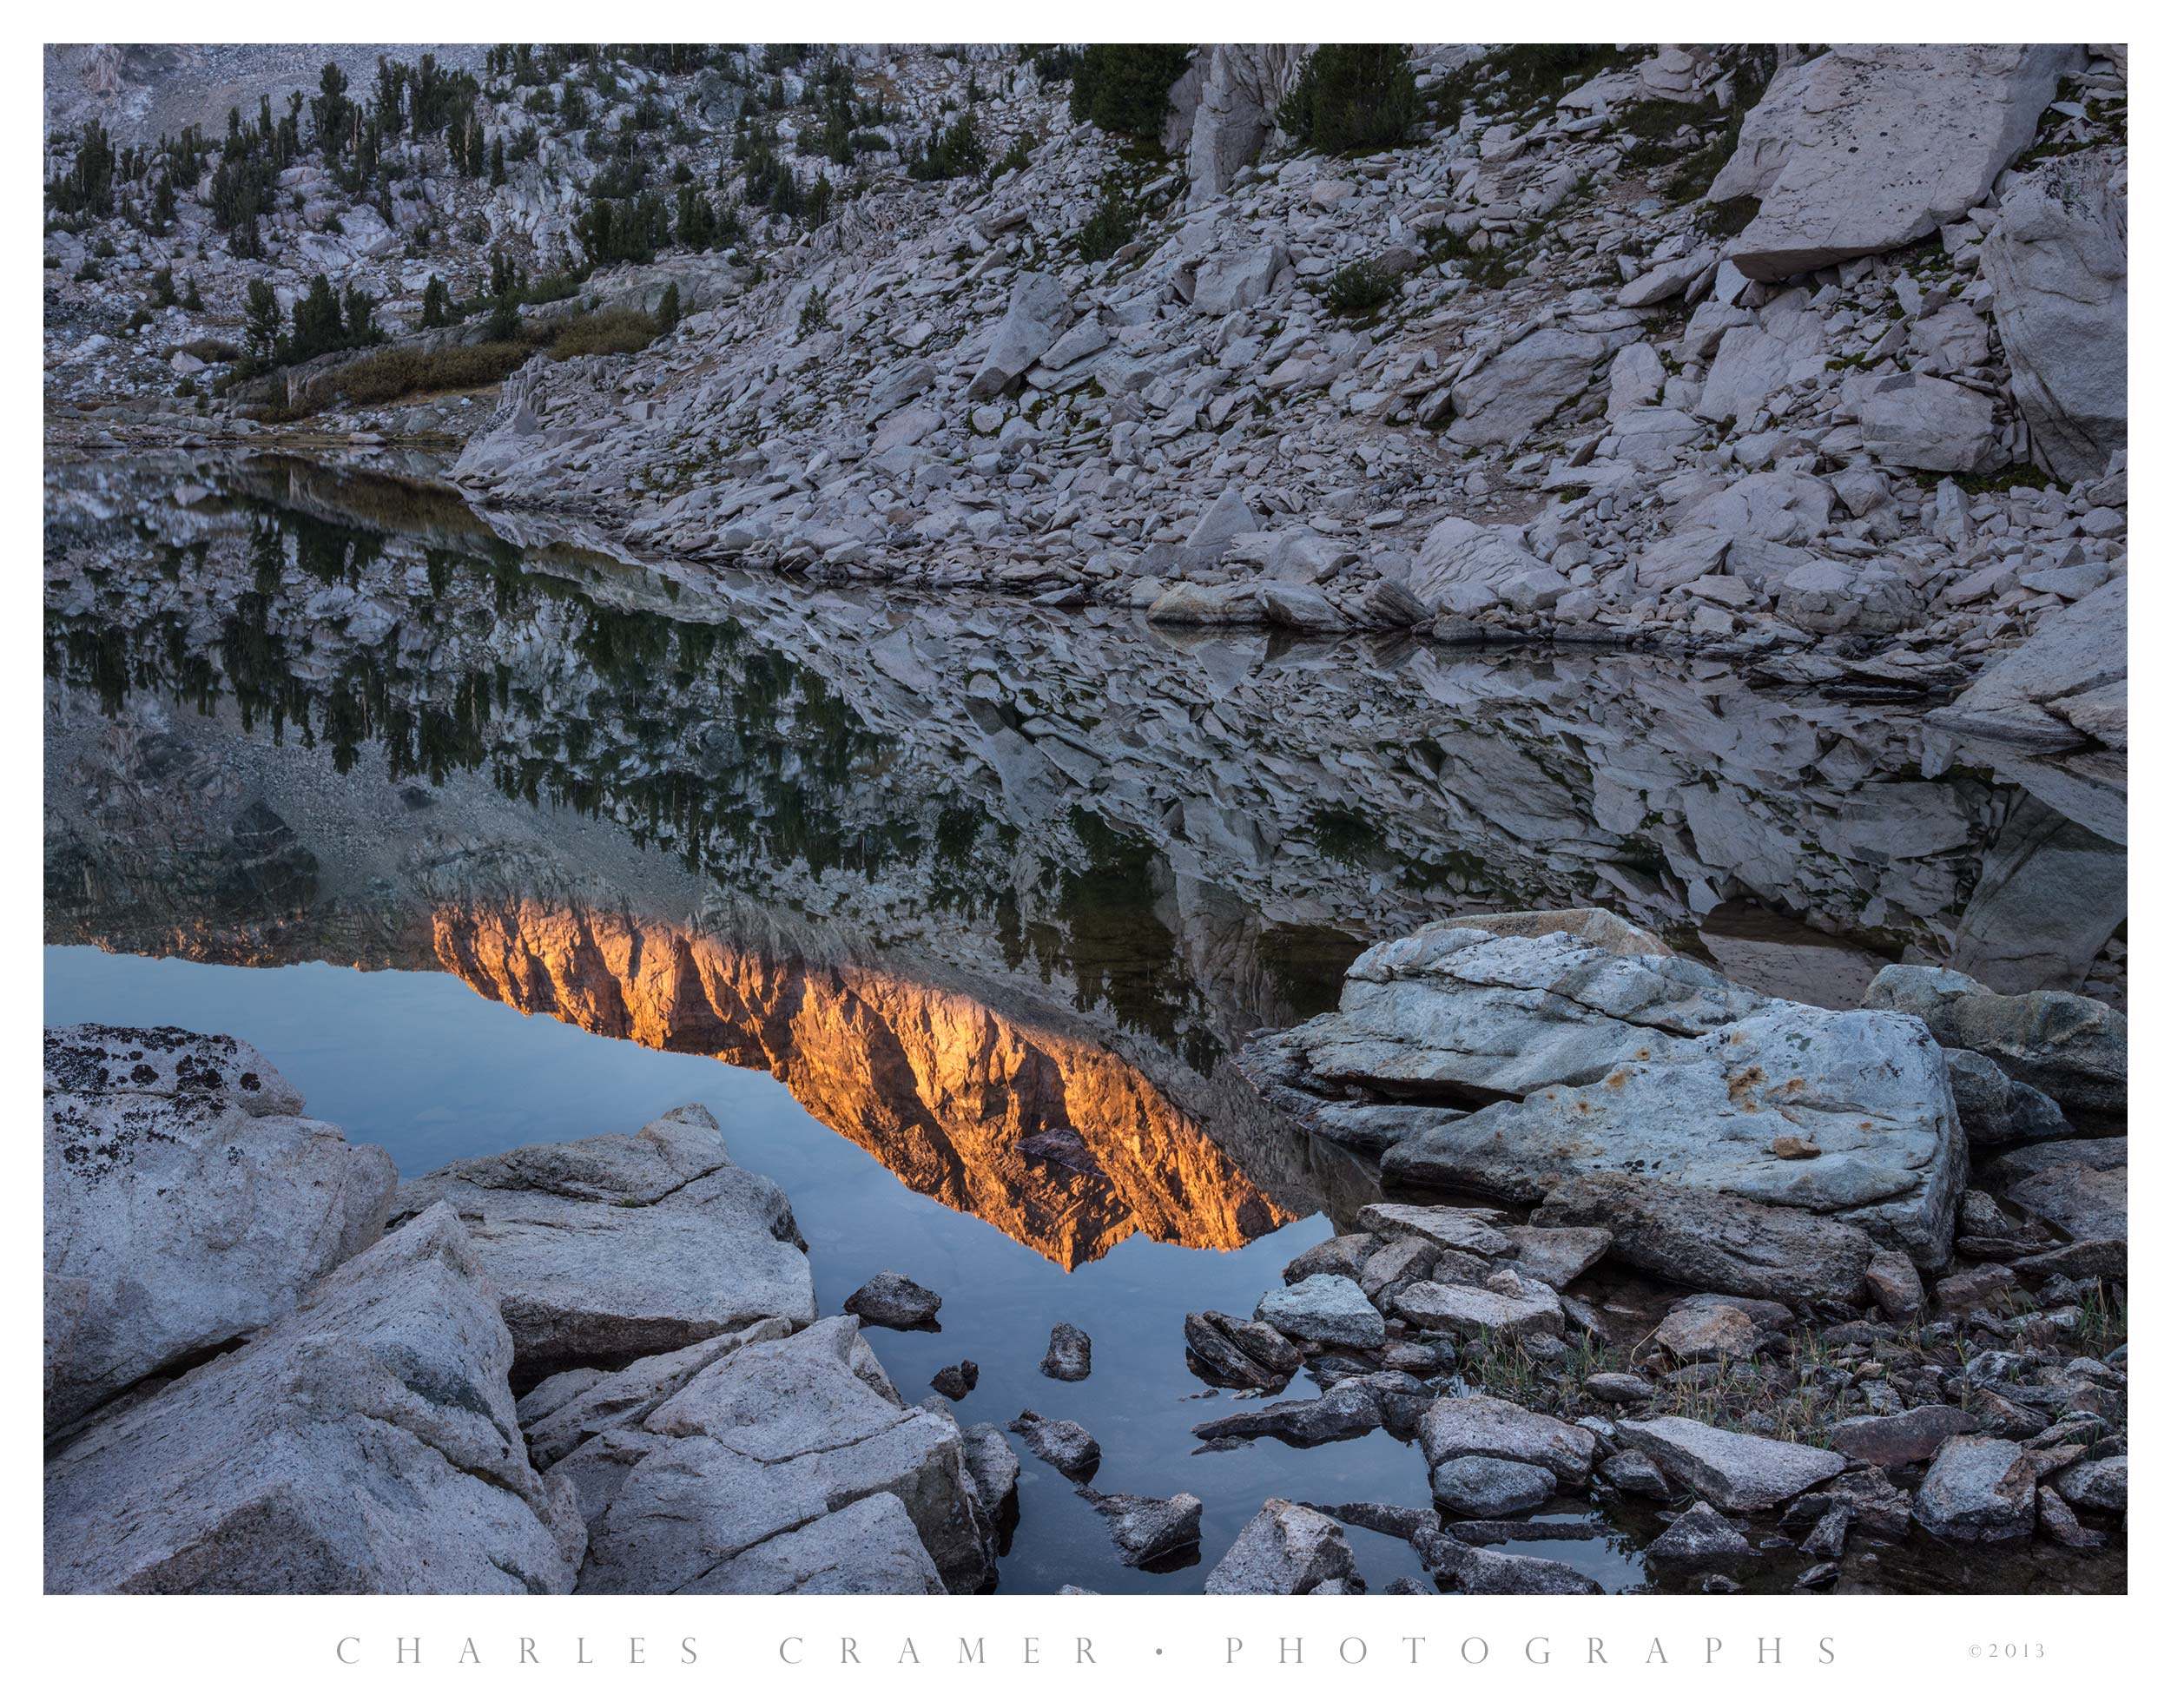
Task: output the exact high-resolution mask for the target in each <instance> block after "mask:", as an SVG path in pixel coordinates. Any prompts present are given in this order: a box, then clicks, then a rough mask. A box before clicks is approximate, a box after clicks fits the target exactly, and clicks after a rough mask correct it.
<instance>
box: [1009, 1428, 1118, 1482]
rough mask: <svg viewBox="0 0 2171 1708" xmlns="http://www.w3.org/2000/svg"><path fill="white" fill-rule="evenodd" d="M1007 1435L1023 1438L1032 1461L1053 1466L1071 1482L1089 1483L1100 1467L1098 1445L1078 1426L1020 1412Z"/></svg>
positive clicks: (1084, 1429) (1090, 1435)
mask: <svg viewBox="0 0 2171 1708" xmlns="http://www.w3.org/2000/svg"><path fill="white" fill-rule="evenodd" d="M1010 1433H1011V1434H1013V1435H1022V1436H1024V1437H1025V1443H1026V1446H1027V1447H1028V1448H1032V1449H1033V1456H1034V1457H1035V1458H1037V1459H1041V1460H1044V1461H1046V1462H1047V1463H1048V1464H1050V1465H1053V1467H1055V1468H1056V1469H1057V1470H1059V1471H1060V1472H1061V1473H1062V1474H1064V1475H1065V1476H1066V1477H1068V1478H1070V1479H1071V1480H1072V1481H1073V1482H1087V1481H1090V1480H1092V1474H1093V1473H1094V1472H1095V1471H1096V1470H1098V1469H1099V1467H1100V1443H1099V1441H1095V1440H1094V1439H1093V1438H1092V1434H1090V1433H1089V1432H1088V1431H1087V1430H1086V1426H1085V1425H1084V1424H1082V1423H1073V1422H1072V1421H1070V1420H1069V1419H1068V1418H1060V1417H1043V1416H1041V1415H1040V1414H1039V1413H1038V1412H1034V1411H1022V1412H1020V1413H1019V1414H1018V1415H1017V1416H1016V1417H1014V1418H1013V1419H1012V1420H1011V1423H1010Z"/></svg>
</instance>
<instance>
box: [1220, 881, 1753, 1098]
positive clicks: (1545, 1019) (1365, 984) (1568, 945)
mask: <svg viewBox="0 0 2171 1708" xmlns="http://www.w3.org/2000/svg"><path fill="white" fill-rule="evenodd" d="M1540 927H1542V928H1540ZM1766 1000H1767V999H1765V998H1764V997H1762V996H1759V994H1758V993H1757V992H1754V991H1752V990H1749V989H1747V988H1746V987H1745V986H1740V985H1736V984H1733V983H1732V982H1731V981H1729V980H1728V979H1726V978H1725V977H1724V976H1723V975H1721V974H1720V973H1717V972H1715V971H1713V970H1712V968H1710V967H1707V966H1704V965H1703V964H1702V963H1701V962H1700V961H1694V960H1689V959H1688V958H1687V957H1686V956H1683V955H1676V954H1673V953H1669V952H1668V951H1667V950H1666V946H1664V945H1663V944H1661V943H1660V942H1659V940H1657V939H1655V938H1653V937H1651V936H1649V935H1648V934H1647V933H1644V932H1641V931H1639V930H1638V929H1637V928H1636V927H1633V926H1632V925H1630V924H1628V923H1627V921H1626V920H1621V919H1619V918H1617V917H1615V916H1614V915H1613V914H1610V913H1605V912H1603V911H1602V910H1600V909H1595V908H1592V909H1585V910H1581V911H1578V912H1572V913H1537V914H1529V913H1523V914H1513V913H1509V914H1485V915H1480V916H1477V917H1474V918H1469V919H1462V920H1448V921H1447V922H1446V923H1444V924H1442V925H1436V926H1429V927H1426V928H1424V929H1423V930H1422V931H1417V932H1414V933H1411V934H1410V935H1409V936H1407V937H1400V938H1396V939H1395V940H1392V941H1391V942H1386V943H1380V944H1376V945H1375V946H1373V947H1371V948H1369V949H1367V950H1366V951H1365V952H1364V953H1363V954H1361V955H1359V956H1358V957H1357V958H1356V960H1355V961H1354V962H1353V963H1352V964H1351V966H1350V967H1349V973H1348V974H1347V975H1346V976H1345V979H1344V981H1343V987H1342V999H1341V1002H1340V1005H1339V1006H1337V1007H1336V1009H1335V1011H1334V1012H1331V1013H1327V1014H1322V1015H1319V1016H1317V1017H1316V1018H1315V1019H1310V1020H1307V1021H1305V1022H1304V1023H1303V1025H1297V1026H1292V1027H1290V1029H1289V1030H1287V1031H1286V1032H1277V1033H1275V1034H1274V1035H1273V1036H1271V1037H1270V1038H1268V1039H1263V1040H1259V1041H1258V1042H1257V1043H1254V1044H1252V1045H1249V1046H1247V1047H1246V1049H1245V1050H1244V1052H1243V1055H1242V1057H1241V1058H1240V1065H1242V1067H1243V1068H1244V1073H1245V1075H1246V1077H1247V1078H1250V1080H1251V1081H1252V1083H1253V1084H1255V1085H1258V1086H1259V1087H1260V1089H1261V1090H1262V1091H1264V1093H1265V1095H1266V1098H1267V1100H1268V1101H1269V1102H1270V1103H1273V1104H1275V1105H1277V1106H1278V1107H1280V1108H1283V1109H1285V1110H1287V1111H1289V1112H1290V1113H1291V1114H1294V1115H1296V1116H1297V1117H1298V1118H1299V1119H1303V1118H1307V1117H1310V1116H1313V1115H1315V1114H1316V1110H1317V1107H1318V1105H1321V1104H1323V1103H1327V1102H1331V1101H1333V1100H1334V1099H1336V1098H1356V1099H1358V1100H1361V1101H1370V1100H1374V1099H1380V1098H1391V1099H1394V1100H1396V1101H1400V1102H1404V1103H1411V1102H1418V1101H1422V1102H1426V1103H1429V1104H1436V1105H1444V1106H1450V1107H1451V1106H1453V1105H1456V1104H1459V1103H1468V1102H1489V1101H1491V1100H1492V1099H1494V1098H1519V1097H1524V1096H1527V1095H1528V1094H1529V1093H1530V1092H1532V1091H1537V1090H1539V1089H1540V1088H1541V1087H1544V1086H1547V1085H1585V1084H1588V1083H1589V1082H1591V1081H1593V1080H1595V1079H1599V1078H1603V1077H1604V1076H1605V1075H1606V1074H1607V1072H1610V1071H1611V1070H1612V1069H1613V1066H1614V1065H1616V1064H1617V1063H1619V1062H1620V1061H1622V1060H1623V1059H1625V1058H1632V1057H1633V1056H1635V1055H1636V1054H1637V1053H1638V1052H1641V1051H1645V1050H1648V1049H1652V1048H1654V1047H1656V1046H1658V1045H1661V1044H1663V1043H1665V1042H1667V1041H1669V1040H1672V1039H1682V1038H1693V1037H1696V1036H1698V1035H1699V1034H1701V1033H1703V1032H1708V1031H1710V1030H1711V1029H1712V1028H1713V1027H1715V1026H1722V1025H1727V1024H1729V1023H1731V1022H1733V1021H1737V1020H1740V1019H1746V1018H1747V1017H1748V1016H1749V1015H1751V1014H1753V1013H1755V1012H1757V1011H1758V1010H1759V1008H1761V1007H1763V1006H1765V1002H1766Z"/></svg>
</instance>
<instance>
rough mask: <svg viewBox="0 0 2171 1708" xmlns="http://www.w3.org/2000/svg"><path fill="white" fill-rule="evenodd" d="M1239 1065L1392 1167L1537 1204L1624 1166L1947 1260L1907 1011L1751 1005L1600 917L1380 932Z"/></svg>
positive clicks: (1390, 1221)
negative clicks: (1371, 1137)
mask: <svg viewBox="0 0 2171 1708" xmlns="http://www.w3.org/2000/svg"><path fill="white" fill-rule="evenodd" d="M1241 1065H1242V1066H1243V1069H1244V1072H1245V1074H1246V1075H1247V1077H1249V1078H1250V1079H1251V1080H1252V1082H1253V1083H1254V1084H1256V1085H1258V1086H1259V1088H1260V1089H1261V1091H1263V1092H1264V1095H1265V1097H1266V1098H1267V1100H1268V1101H1269V1102H1270V1103H1272V1104H1274V1105H1277V1107H1279V1108H1281V1109H1283V1110H1284V1111H1287V1112H1289V1113H1290V1114H1291V1115H1293V1116H1294V1117H1296V1118H1297V1120H1298V1122H1299V1123H1300V1124H1303V1126H1305V1127H1306V1128H1307V1130H1309V1131H1312V1132H1315V1133H1316V1134H1318V1135H1320V1136H1322V1137H1325V1138H1335V1139H1336V1140H1338V1141H1341V1142H1345V1143H1349V1142H1358V1141H1359V1140H1361V1139H1362V1138H1363V1135H1364V1134H1365V1133H1366V1132H1368V1131H1369V1132H1371V1133H1374V1134H1376V1135H1377V1136H1378V1137H1379V1138H1382V1139H1383V1140H1385V1141H1387V1143H1386V1145H1385V1150H1384V1154H1383V1157H1382V1171H1383V1173H1384V1174H1385V1176H1386V1177H1387V1178H1388V1179H1389V1181H1390V1182H1407V1183H1409V1184H1414V1185H1420V1186H1425V1187H1430V1188H1440V1189H1446V1190H1455V1191H1463V1192H1470V1193H1475V1194H1480V1195H1482V1196H1485V1197H1494V1198H1500V1199H1505V1200H1507V1201H1508V1202H1511V1203H1524V1204H1534V1203H1537V1202H1539V1201H1541V1199H1543V1198H1544V1197H1546V1195H1547V1193H1548V1192H1549V1191H1551V1190H1553V1189H1554V1187H1555V1186H1557V1185H1559V1184H1561V1183H1563V1182H1564V1181H1567V1180H1571V1179H1574V1178H1575V1177H1578V1176H1580V1175H1583V1174H1587V1173H1599V1172H1605V1173H1615V1172H1620V1173H1628V1174H1633V1175H1635V1176H1637V1177H1640V1178H1642V1179H1646V1180H1651V1181H1655V1182H1659V1183H1661V1184H1668V1185H1679V1186H1686V1187H1693V1188H1699V1189H1705V1190H1719V1191H1726V1192H1728V1193H1731V1194H1733V1195H1735V1196H1736V1197H1740V1198H1743V1199H1746V1200H1749V1201H1752V1202H1753V1203H1757V1204H1767V1205H1771V1206H1773V1207H1775V1208H1780V1209H1795V1210H1805V1211H1810V1212H1813V1213H1815V1214H1817V1215H1818V1216H1823V1217H1833V1218H1837V1219H1839V1220H1842V1221H1845V1222H1851V1223H1856V1224H1858V1225H1859V1226H1861V1227H1862V1228H1863V1229H1864V1230H1865V1231H1867V1232H1868V1233H1869V1234H1870V1235H1871V1236H1872V1237H1873V1238H1875V1239H1876V1240H1877V1241H1878V1242H1879V1243H1885V1244H1890V1245H1894V1246H1897V1247H1899V1248H1901V1249H1903V1250H1906V1251H1907V1252H1908V1254H1909V1255H1910V1256H1913V1257H1914V1258H1915V1259H1916V1260H1917V1262H1920V1263H1924V1264H1926V1265H1929V1266H1930V1267H1936V1266H1938V1265H1940V1264H1942V1263H1943V1262H1944V1261H1945V1259H1946V1257H1947V1256H1949V1255H1950V1248H1951V1237H1952V1217H1953V1213H1954V1209H1955V1206H1956V1204H1957V1200H1958V1196H1959V1192H1960V1190H1961V1186H1962V1184H1963V1177H1964V1175H1965V1171H1966V1149H1965V1138H1964V1135H1963V1131H1962V1130H1961V1127H1960V1123H1959V1118H1958V1116H1957V1112H1956V1110H1955V1106H1954V1103H1953V1097H1952V1090H1951V1086H1950V1080H1949V1078H1948V1075H1947V1073H1946V1071H1945V1066H1944V1062H1943V1052H1941V1051H1940V1050H1939V1048H1938V1046H1937V1043H1936V1042H1935V1041H1934V1040H1933V1039H1932V1038H1931V1036H1930V1031H1929V1029H1928V1028H1927V1027H1926V1026H1924V1025H1917V1024H1911V1023H1910V1019H1909V1018H1908V1017H1904V1016H1901V1015H1897V1014H1894V1013H1891V1012H1863V1011H1858V1010H1847V1011H1835V1010H1831V1009H1825V1008H1815V1007H1811V1006H1807V1005H1805V1004H1802V1003H1795V1002H1786V1001H1781V1000H1778V999H1774V998H1768V997H1765V996H1763V995H1761V994H1759V992H1755V991H1752V990H1750V989H1749V988H1747V987H1746V986H1742V985H1738V984H1735V983H1733V982H1732V981H1731V980H1729V979H1726V978H1725V977H1724V976H1723V975H1721V974H1720V973H1717V972H1715V971H1714V970H1712V968H1710V967H1707V966H1704V965H1703V964H1702V963H1701V962H1699V961H1695V960H1689V959H1688V958H1687V957H1686V956H1682V955H1676V954H1673V953H1669V952H1668V951H1667V950H1666V947H1665V946H1664V945H1663V944H1661V943H1660V942H1659V941H1658V940H1656V939H1654V938H1652V937H1651V936H1649V935H1648V934H1647V933H1644V932H1641V931H1640V930H1638V929H1637V928H1636V927H1633V926H1631V925H1629V924H1628V923H1627V921H1625V920H1620V919H1618V918H1616V917H1615V916H1613V915H1612V914H1609V913H1604V912H1602V911H1600V910H1595V909H1587V910H1582V911H1580V912H1574V913H1536V914H1492V915H1486V916H1481V917H1477V918H1472V919H1465V920H1451V921H1448V923H1446V924H1443V925H1439V926H1433V927H1426V928H1425V929H1424V930H1422V931H1419V932H1415V933H1412V934H1411V935H1409V936H1408V937H1404V938H1398V939H1396V940H1394V941H1392V942H1389V943H1382V944H1380V945H1377V946H1375V947H1373V948H1371V949H1369V950H1367V951H1366V952H1365V953H1363V955H1361V956H1359V957H1358V958H1357V960H1356V963H1355V964H1354V965H1353V966H1351V968H1350V970H1349V977H1348V979H1347V980H1346V982H1345V983H1344V985H1343V992H1342V999H1341V1003H1340V1006H1338V1007H1337V1008H1336V1011H1335V1012H1332V1013H1330V1014H1323V1015H1320V1016H1318V1017H1316V1019H1311V1020H1308V1021H1306V1022H1304V1023H1303V1025H1297V1026H1293V1027H1290V1029H1289V1030H1287V1031H1285V1032H1280V1033H1277V1034H1275V1035H1273V1036H1272V1037H1270V1038H1267V1039H1261V1040H1257V1041H1256V1042H1254V1043H1253V1044H1251V1045H1248V1046H1247V1047H1246V1049H1245V1051H1244V1054H1243V1057H1242V1058H1241ZM1353 1112H1354V1116H1355V1118H1353ZM1376 1116H1378V1117H1384V1118H1374V1117H1376ZM1365 1218H1369V1219H1365ZM1361 1219H1363V1225H1364V1226H1365V1227H1367V1228H1368V1229H1369V1230H1372V1231H1375V1232H1378V1233H1381V1234H1382V1235H1385V1234H1389V1233H1414V1234H1416V1235H1418V1236H1421V1237H1429V1238H1434V1239H1435V1240H1437V1241H1438V1242H1439V1243H1442V1245H1445V1246H1448V1247H1450V1248H1451V1249H1458V1250H1474V1251H1475V1252H1477V1254H1478V1255H1480V1256H1496V1255H1504V1254H1505V1252H1506V1251H1507V1250H1508V1249H1509V1248H1510V1246H1511V1245H1512V1243H1513V1240H1514V1230H1512V1229H1505V1228H1496V1227H1495V1226H1493V1225H1492V1224H1491V1223H1488V1222H1486V1221H1485V1220H1484V1219H1483V1218H1482V1217H1475V1216H1473V1215H1472V1213H1471V1212H1468V1211H1463V1210H1427V1209H1421V1208H1417V1207H1414V1206H1396V1205H1374V1206H1370V1207H1369V1208H1368V1209H1367V1210H1365V1211H1364V1212H1363V1218H1361ZM1494 1246H1497V1247H1499V1250H1498V1251H1497V1252H1496V1251H1495V1250H1491V1249H1489V1248H1491V1247H1494ZM1594 1255H1595V1254H1594ZM1623 1255H1627V1254H1626V1253H1624V1254H1623ZM1632 1261H1633V1259H1632ZM1718 1284H1720V1285H1724V1283H1718Z"/></svg>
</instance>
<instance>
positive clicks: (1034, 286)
mask: <svg viewBox="0 0 2171 1708" xmlns="http://www.w3.org/2000/svg"><path fill="white" fill-rule="evenodd" d="M1070 320H1071V300H1070V295H1069V293H1067V292H1066V291H1065V290H1064V288H1063V284H1062V281H1061V280H1059V279H1057V278H1056V277H1055V276H1054V275H1053V274H1046V273H1021V274H1019V275H1018V281H1017V283H1015V284H1014V285H1013V286H1012V287H1010V307H1009V308H1008V309H1007V310H1006V312H1005V313H1004V314H1003V318H1002V324H1001V325H1000V326H997V327H996V328H995V336H994V341H993V343H991V344H990V345H989V346H988V348H987V360H986V361H985V362H983V363H982V364H981V366H980V372H979V373H975V374H974V375H973V381H972V384H971V385H969V386H967V387H966V391H965V395H966V397H967V399H970V400H971V401H973V402H974V403H979V402H982V401H984V400H985V399H988V398H993V397H998V396H1000V395H1001V393H1002V392H1004V391H1006V389H1008V387H1009V386H1010V385H1011V383H1012V382H1013V380H1015V379H1018V377H1019V376H1020V374H1022V373H1025V371H1026V369H1027V368H1029V367H1031V366H1033V364H1034V363H1035V362H1037V361H1039V359H1040V358H1041V356H1042V355H1043V354H1044V353H1046V350H1047V348H1048V346H1050V345H1052V344H1053V343H1054V342H1055V340H1056V339H1057V337H1058V336H1059V334H1060V333H1062V331H1063V329H1064V328H1065V327H1066V326H1068V325H1069V324H1070Z"/></svg>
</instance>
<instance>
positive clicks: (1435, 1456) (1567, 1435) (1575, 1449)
mask: <svg viewBox="0 0 2171 1708" xmlns="http://www.w3.org/2000/svg"><path fill="white" fill-rule="evenodd" d="M1417 1439H1418V1442H1419V1444H1420V1445H1421V1446H1422V1448H1424V1453H1425V1463H1426V1464H1427V1465H1429V1466H1434V1467H1437V1466H1441V1465H1444V1464H1446V1463H1448V1461H1450V1460H1455V1459H1462V1458H1467V1457H1469V1456H1471V1455H1473V1454H1475V1455H1476V1456H1478V1457H1481V1458H1486V1459H1512V1460H1514V1461H1516V1462H1517V1463H1519V1464H1523V1465H1536V1466H1540V1467H1543V1468H1544V1469H1546V1470H1547V1471H1550V1472H1551V1473H1552V1474H1554V1477H1555V1478H1557V1479H1558V1480H1560V1481H1561V1482H1563V1483H1566V1484H1567V1485H1569V1486H1570V1487H1576V1488H1580V1487H1582V1486H1583V1485H1584V1484H1585V1483H1587V1482H1588V1481H1589V1480H1590V1475H1591V1461H1592V1459H1593V1458H1594V1456H1595V1455H1596V1454H1597V1452H1598V1437H1597V1436H1596V1435H1594V1434H1592V1433H1591V1432H1590V1431H1589V1430H1588V1429H1586V1428H1583V1427H1582V1426H1581V1425H1580V1424H1575V1423H1563V1422H1561V1420H1560V1419H1558V1418H1554V1417H1547V1416H1546V1415H1544V1414H1543V1413H1542V1412H1534V1411H1530V1410H1528V1409H1527V1408H1524V1407H1521V1406H1519V1405H1517V1404H1515V1402H1514V1401H1512V1400H1501V1399H1495V1398H1494V1397H1493V1396H1492V1395H1484V1394H1472V1395H1448V1396H1447V1397H1446V1398H1444V1399H1440V1400H1435V1401H1433V1403H1432V1405H1431V1406H1430V1407H1429V1408H1427V1410H1426V1412H1425V1415H1424V1417H1423V1419H1422V1421H1421V1422H1420V1423H1419V1425H1418V1430H1417Z"/></svg>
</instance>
